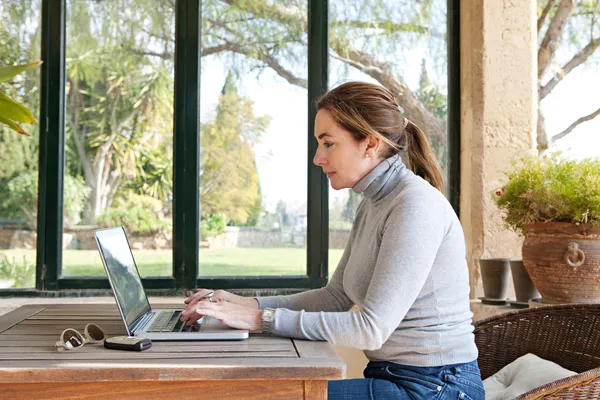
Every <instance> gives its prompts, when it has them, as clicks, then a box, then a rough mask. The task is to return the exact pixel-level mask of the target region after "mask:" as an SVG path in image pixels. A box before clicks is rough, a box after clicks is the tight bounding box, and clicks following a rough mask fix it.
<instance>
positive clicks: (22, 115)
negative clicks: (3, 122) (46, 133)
mask: <svg viewBox="0 0 600 400" xmlns="http://www.w3.org/2000/svg"><path fill="white" fill-rule="evenodd" d="M0 117H4V118H9V119H12V120H13V121H16V122H23V123H26V124H37V121H36V119H35V117H34V116H33V114H31V111H29V110H28V109H27V107H25V106H24V105H23V104H19V103H17V102H16V101H14V100H12V99H11V98H10V97H8V96H7V95H5V94H4V93H2V92H0Z"/></svg>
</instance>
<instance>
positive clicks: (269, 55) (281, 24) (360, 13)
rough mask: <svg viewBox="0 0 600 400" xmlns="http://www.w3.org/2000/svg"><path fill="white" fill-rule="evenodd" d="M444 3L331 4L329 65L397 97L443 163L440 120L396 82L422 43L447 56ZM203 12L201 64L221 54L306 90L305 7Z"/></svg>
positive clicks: (250, 0) (228, 2) (211, 4)
mask: <svg viewBox="0 0 600 400" xmlns="http://www.w3.org/2000/svg"><path fill="white" fill-rule="evenodd" d="M445 4H446V2H445V1H442V0H425V1H419V2H412V1H405V2H403V6H400V5H399V4H398V1H391V0H390V1H381V0H345V1H338V2H331V3H330V5H331V7H332V10H331V12H330V19H331V22H330V36H329V39H330V54H331V58H332V60H334V61H336V62H339V63H341V64H342V65H343V66H345V67H349V68H352V69H355V70H358V71H360V72H362V73H363V74H364V75H365V77H368V78H370V79H372V80H374V81H376V82H378V83H380V84H381V85H383V86H385V87H386V88H388V89H390V90H391V91H392V92H393V93H395V95H396V96H397V98H398V100H399V102H400V104H401V105H402V107H403V108H404V111H405V113H406V115H407V116H408V117H409V118H410V119H411V120H412V121H414V122H415V123H417V124H418V125H419V126H421V127H422V128H423V130H424V131H425V132H426V134H427V135H428V137H429V139H430V140H431V141H432V142H433V144H434V148H435V149H436V151H437V153H438V154H437V155H438V158H439V159H440V160H442V161H443V160H444V159H445V152H446V147H447V137H446V127H445V122H444V121H443V120H442V119H441V118H439V117H438V116H436V115H435V113H434V111H432V110H429V109H428V108H427V107H426V105H424V104H423V102H422V101H420V100H419V98H418V97H417V96H416V95H415V94H414V93H413V91H411V90H410V88H409V87H408V84H407V83H406V81H405V80H404V78H403V76H402V67H403V65H402V62H412V60H406V59H403V57H404V56H403V55H404V54H405V53H408V52H407V50H408V49H410V48H415V47H417V45H420V44H428V45H429V46H430V47H431V48H432V49H433V50H432V51H435V52H436V53H437V54H439V53H445V51H446V39H445V18H446V15H445V14H446V13H445V9H446V6H445ZM202 11H203V14H202V33H203V38H202V57H203V58H204V57H211V56H223V57H225V56H226V57H229V60H230V61H231V63H230V64H231V65H234V66H235V67H236V68H237V69H239V70H245V71H256V72H257V73H260V72H261V71H263V70H265V69H267V68H268V69H271V70H273V71H274V72H275V73H276V74H277V75H279V77H281V78H282V79H284V80H285V81H287V82H289V83H290V84H292V85H296V86H299V87H302V88H306V87H307V73H306V59H307V58H306V49H307V45H308V42H307V23H308V13H307V9H306V2H305V1H303V0H280V1H277V2H271V1H267V0H206V1H204V2H203V9H202ZM425 22H427V23H430V24H431V25H430V26H428V25H427V24H426V23H425ZM437 27H441V30H439V29H438V28H437ZM136 52H138V53H141V54H146V55H151V56H155V57H159V58H163V59H169V58H171V57H172V53H170V52H168V51H165V52H159V51H149V50H145V49H142V48H140V49H137V50H136ZM382 55H384V56H385V55H394V56H393V57H392V58H390V57H387V58H385V57H384V56H382ZM396 55H398V56H396ZM440 58H441V59H442V60H443V59H444V57H440ZM439 64H440V66H438V67H439V69H442V70H445V64H446V63H445V60H443V62H440V63H439ZM442 75H443V74H442Z"/></svg>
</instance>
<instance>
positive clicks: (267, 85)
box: [199, 0, 308, 276]
mask: <svg viewBox="0 0 600 400" xmlns="http://www.w3.org/2000/svg"><path fill="white" fill-rule="evenodd" d="M259 4H260V7H257V5H259ZM306 20H307V1H306V0H286V1H283V2H282V1H268V2H266V3H265V2H263V1H245V2H236V4H235V5H228V4H227V2H220V1H203V2H202V46H203V56H202V76H201V101H200V104H201V132H200V147H201V154H200V160H201V166H200V180H201V183H200V203H201V204H200V209H201V218H202V221H201V227H200V231H201V244H200V246H201V248H200V270H199V276H242V275H243V276H248V275H252V276H257V275H306V271H307V268H306V200H307V189H306V187H307V175H306V170H307V168H306V159H307V118H308V116H307V91H306V79H307V35H306V32H307V23H306Z"/></svg>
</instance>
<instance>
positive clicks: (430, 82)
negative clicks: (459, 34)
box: [329, 0, 448, 276]
mask: <svg viewBox="0 0 600 400" xmlns="http://www.w3.org/2000/svg"><path fill="white" fill-rule="evenodd" d="M329 5H330V9H329V24H330V25H329V29H330V36H329V37H330V54H331V56H330V57H329V63H330V64H329V65H330V68H329V83H330V86H331V87H335V86H337V85H339V84H341V83H344V82H347V81H353V80H359V81H366V82H372V83H376V84H379V85H383V86H385V87H387V88H388V89H390V90H391V91H392V92H393V93H395V94H396V96H397V98H398V101H399V103H400V106H401V107H402V108H403V110H404V115H405V116H407V117H408V118H409V119H410V120H411V121H413V122H415V123H416V124H417V125H418V126H419V127H420V128H421V129H423V131H424V132H425V134H426V135H427V136H428V138H429V140H430V143H431V144H432V145H433V148H434V150H435V152H436V154H437V157H438V161H439V162H440V164H441V166H442V168H443V169H444V171H446V166H447V157H448V156H447V154H448V153H447V142H448V141H447V133H446V114H447V109H448V106H447V64H448V62H447V61H448V59H447V51H446V39H445V36H446V11H447V9H446V0H433V1H425V2H415V1H408V0H383V1H381V0H337V1H332V2H330V3H329ZM423 107H424V108H425V110H426V111H425V112H424V113H422V112H420V110H421V109H422V108H423ZM403 156H404V155H403ZM359 202H360V196H358V195H356V194H355V193H353V192H352V191H351V190H350V189H345V190H341V191H334V190H330V192H329V215H330V218H329V229H330V232H329V247H330V250H329V276H331V275H332V274H333V271H334V270H335V268H336V266H337V264H338V262H339V259H340V257H341V255H342V249H343V247H344V246H345V243H346V240H347V237H348V235H349V229H350V226H351V222H352V220H353V219H354V212H355V211H356V207H357V206H358V203H359Z"/></svg>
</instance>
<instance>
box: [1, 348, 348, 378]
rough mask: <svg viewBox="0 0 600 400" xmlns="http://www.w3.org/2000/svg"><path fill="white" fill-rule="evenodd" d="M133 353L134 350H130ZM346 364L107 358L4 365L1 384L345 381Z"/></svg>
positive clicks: (290, 360)
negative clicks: (136, 380)
mask: <svg viewBox="0 0 600 400" xmlns="http://www.w3.org/2000/svg"><path fill="white" fill-rule="evenodd" d="M132 353H133V352H132ZM343 367H344V364H343V363H341V362H339V361H335V360H330V359H326V358H322V359H318V358H312V359H309V358H304V359H302V358H298V357H291V358H269V357H264V358H263V357H258V358H226V357H222V358H205V359H198V358H196V359H193V358H192V359H185V358H181V359H177V360H176V361H175V362H174V361H173V360H155V359H138V360H132V359H126V360H121V361H119V362H112V363H111V362H107V361H106V360H85V361H77V360H68V361H66V362H64V363H62V362H61V363H58V362H57V361H56V360H11V361H10V362H2V363H1V366H0V383H19V382H74V381H77V382H91V381H123V380H135V379H158V380H161V381H187V380H215V379H216V380H220V379H234V380H235V379H251V380H254V379H268V380H279V379H283V380H289V379H292V380H328V379H341V378H342V370H343Z"/></svg>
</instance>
